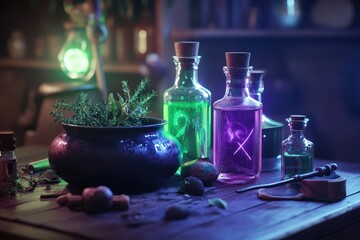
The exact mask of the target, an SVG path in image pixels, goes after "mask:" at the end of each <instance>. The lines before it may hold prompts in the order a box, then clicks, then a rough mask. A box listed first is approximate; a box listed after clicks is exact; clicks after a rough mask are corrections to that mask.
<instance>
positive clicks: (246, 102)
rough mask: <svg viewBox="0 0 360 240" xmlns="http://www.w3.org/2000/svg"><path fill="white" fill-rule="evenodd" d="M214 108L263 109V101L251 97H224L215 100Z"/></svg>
mask: <svg viewBox="0 0 360 240" xmlns="http://www.w3.org/2000/svg"><path fill="white" fill-rule="evenodd" d="M213 107H214V109H219V110H222V109H223V110H226V109H249V110H254V109H259V110H260V109H261V110H262V107H263V105H262V103H261V102H259V101H256V100H255V99H253V98H251V97H224V98H222V99H219V100H217V101H215V102H214V104H213Z"/></svg>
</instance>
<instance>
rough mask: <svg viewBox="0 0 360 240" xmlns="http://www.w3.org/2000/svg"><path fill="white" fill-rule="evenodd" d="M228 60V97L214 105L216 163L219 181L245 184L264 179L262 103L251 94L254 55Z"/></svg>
mask: <svg viewBox="0 0 360 240" xmlns="http://www.w3.org/2000/svg"><path fill="white" fill-rule="evenodd" d="M225 56H226V66H225V67H224V73H225V76H226V91H225V96H224V97H223V98H222V99H220V100H218V101H216V102H215V103H214V105H213V107H214V126H213V127H214V129H213V130H214V135H213V137H214V142H213V145H214V146H213V148H214V149H213V151H214V152H213V160H214V164H215V166H216V167H217V169H218V171H219V174H220V175H219V178H218V180H219V181H221V182H224V183H231V184H235V183H236V184H237V183H241V184H245V183H250V182H255V181H256V180H258V179H259V177H260V172H261V142H262V139H261V131H262V126H261V117H262V103H261V102H259V101H256V100H255V99H253V98H251V97H250V94H249V89H248V82H249V76H250V73H251V70H252V67H249V61H250V53H247V52H227V53H226V54H225Z"/></svg>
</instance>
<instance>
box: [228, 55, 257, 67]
mask: <svg viewBox="0 0 360 240" xmlns="http://www.w3.org/2000/svg"><path fill="white" fill-rule="evenodd" d="M250 55H251V53H249V52H226V53H225V58H226V66H227V67H239V68H248V67H249V63H250Z"/></svg>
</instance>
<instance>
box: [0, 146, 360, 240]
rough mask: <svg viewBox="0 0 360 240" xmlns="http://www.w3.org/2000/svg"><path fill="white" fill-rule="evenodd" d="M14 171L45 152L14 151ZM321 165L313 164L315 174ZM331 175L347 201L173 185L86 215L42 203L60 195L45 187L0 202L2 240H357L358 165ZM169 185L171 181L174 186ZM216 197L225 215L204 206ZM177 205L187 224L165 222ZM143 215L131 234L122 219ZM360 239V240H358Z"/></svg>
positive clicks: (274, 176) (272, 176)
mask: <svg viewBox="0 0 360 240" xmlns="http://www.w3.org/2000/svg"><path fill="white" fill-rule="evenodd" d="M16 151H17V157H18V161H19V165H24V164H26V163H27V162H29V161H34V160H37V159H41V158H44V157H46V155H47V149H46V148H44V147H39V146H33V147H25V148H18V149H17V150H16ZM324 163H325V162H324V161H319V160H317V161H315V166H321V165H322V164H324ZM338 166H339V170H338V171H337V173H338V174H339V175H341V176H343V177H346V178H347V197H346V198H345V199H343V200H341V201H339V202H335V203H326V202H317V201H290V200H286V201H284V200H283V201H264V200H260V199H259V198H258V197H257V190H253V191H250V192H245V193H241V194H238V193H235V190H236V189H237V188H238V187H239V186H233V185H224V184H220V183H216V184H215V186H213V187H209V188H207V189H206V193H205V194H204V196H200V197H199V196H198V197H196V196H188V195H181V194H178V193H177V187H176V185H174V184H173V183H174V181H169V183H167V185H165V186H163V187H162V188H159V189H158V190H156V191H154V192H149V193H145V194H140V195H132V196H130V198H131V206H130V209H129V210H128V211H110V212H106V213H102V214H96V215H90V214H86V213H84V212H82V211H72V210H69V209H68V208H67V207H63V206H59V205H58V204H57V203H56V202H55V199H53V198H52V199H46V200H40V195H41V194H49V193H52V192H56V191H59V190H61V189H62V188H64V186H65V184H64V183H63V184H56V185H52V187H51V189H50V190H46V189H45V187H44V186H39V187H37V188H35V191H34V192H30V193H22V194H18V195H17V197H16V198H15V197H14V198H11V199H2V200H0V239H1V240H2V239H14V238H15V237H17V238H19V239H51V240H53V239H187V240H190V239H207V240H208V239H281V238H291V239H319V238H326V239H340V238H341V239H349V238H351V239H356V237H358V236H360V174H359V173H360V164H350V163H341V162H338ZM279 176H280V173H279V171H275V172H269V173H263V174H262V178H261V180H260V182H259V183H264V182H270V181H274V180H278V179H279ZM173 180H174V179H173ZM215 197H220V198H222V199H223V200H225V201H226V202H227V203H228V208H227V210H222V209H220V208H217V207H214V206H209V204H208V199H210V198H215ZM175 203H182V204H184V205H186V206H187V207H188V208H189V210H190V216H189V217H188V218H187V219H185V220H177V221H166V220H164V219H163V217H164V214H165V211H166V209H167V208H168V207H169V206H171V205H173V204H175ZM132 214H141V215H142V216H143V217H144V220H143V223H142V224H140V225H138V226H130V225H129V222H128V221H127V217H128V216H131V215H132ZM358 239H359V238H358Z"/></svg>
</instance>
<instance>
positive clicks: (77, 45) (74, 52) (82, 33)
mask: <svg viewBox="0 0 360 240" xmlns="http://www.w3.org/2000/svg"><path fill="white" fill-rule="evenodd" d="M58 57H59V61H60V65H61V68H62V70H63V71H64V72H65V73H66V75H68V77H70V78H72V79H83V80H89V79H90V78H91V77H92V76H93V75H94V72H95V66H96V62H95V60H94V57H93V52H92V46H91V43H90V41H89V38H88V37H87V35H86V28H85V27H78V28H73V29H71V30H70V31H68V37H67V40H66V43H65V44H64V46H63V48H62V49H61V51H60V53H59V55H58Z"/></svg>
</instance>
